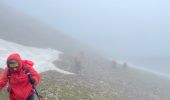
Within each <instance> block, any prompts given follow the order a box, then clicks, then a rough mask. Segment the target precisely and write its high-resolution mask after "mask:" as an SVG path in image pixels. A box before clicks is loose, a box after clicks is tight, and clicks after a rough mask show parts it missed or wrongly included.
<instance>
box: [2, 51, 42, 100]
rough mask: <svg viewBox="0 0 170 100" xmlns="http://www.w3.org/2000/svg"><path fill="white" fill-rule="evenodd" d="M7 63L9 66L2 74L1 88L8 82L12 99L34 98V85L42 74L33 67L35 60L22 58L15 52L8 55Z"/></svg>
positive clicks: (25, 99)
mask: <svg viewBox="0 0 170 100" xmlns="http://www.w3.org/2000/svg"><path fill="white" fill-rule="evenodd" d="M6 63H7V67H5V69H4V70H3V72H2V73H1V76H0V90H2V88H3V87H4V86H5V85H6V84H7V83H8V85H9V86H8V89H7V91H8V92H9V96H10V100H34V89H33V86H36V85H37V84H38V83H39V81H40V76H39V74H38V73H37V72H36V71H35V69H34V68H33V62H32V61H29V60H22V59H21V58H20V55H19V54H17V53H15V54H11V55H10V56H9V57H8V59H7V62H6ZM28 76H29V77H28Z"/></svg>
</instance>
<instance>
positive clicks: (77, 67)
mask: <svg viewBox="0 0 170 100" xmlns="http://www.w3.org/2000/svg"><path fill="white" fill-rule="evenodd" d="M84 57H85V54H84V51H80V52H79V53H78V54H77V55H76V56H75V57H74V67H75V72H76V73H77V74H78V75H82V60H83V58H84Z"/></svg>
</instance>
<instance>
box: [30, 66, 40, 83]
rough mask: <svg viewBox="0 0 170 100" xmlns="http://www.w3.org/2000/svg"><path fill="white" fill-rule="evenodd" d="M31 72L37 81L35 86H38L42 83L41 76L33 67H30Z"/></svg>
mask: <svg viewBox="0 0 170 100" xmlns="http://www.w3.org/2000/svg"><path fill="white" fill-rule="evenodd" d="M29 71H30V74H31V78H34V79H35V83H34V84H35V85H37V84H38V83H39V81H40V75H39V74H38V72H37V71H36V70H35V69H34V68H33V67H30V69H29Z"/></svg>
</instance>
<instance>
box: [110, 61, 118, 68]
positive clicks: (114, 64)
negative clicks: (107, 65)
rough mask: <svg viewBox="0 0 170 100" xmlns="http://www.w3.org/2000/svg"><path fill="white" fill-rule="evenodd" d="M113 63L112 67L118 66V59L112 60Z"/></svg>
mask: <svg viewBox="0 0 170 100" xmlns="http://www.w3.org/2000/svg"><path fill="white" fill-rule="evenodd" d="M111 64H112V67H113V68H116V66H117V63H116V61H115V60H112V62H111Z"/></svg>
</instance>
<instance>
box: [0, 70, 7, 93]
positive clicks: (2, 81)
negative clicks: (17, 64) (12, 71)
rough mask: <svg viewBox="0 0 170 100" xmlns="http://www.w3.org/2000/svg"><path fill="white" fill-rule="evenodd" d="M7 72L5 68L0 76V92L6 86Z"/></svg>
mask: <svg viewBox="0 0 170 100" xmlns="http://www.w3.org/2000/svg"><path fill="white" fill-rule="evenodd" d="M7 72H8V68H5V69H4V70H3V71H2V73H1V76H0V90H1V89H2V88H3V87H4V86H5V85H6V84H7V82H8V78H7Z"/></svg>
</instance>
